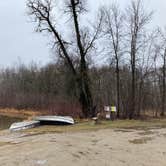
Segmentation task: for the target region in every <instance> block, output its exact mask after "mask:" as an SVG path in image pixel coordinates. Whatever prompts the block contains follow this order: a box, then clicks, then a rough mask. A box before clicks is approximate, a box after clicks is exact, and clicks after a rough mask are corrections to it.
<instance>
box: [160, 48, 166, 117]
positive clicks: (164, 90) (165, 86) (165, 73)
mask: <svg viewBox="0 0 166 166" xmlns="http://www.w3.org/2000/svg"><path fill="white" fill-rule="evenodd" d="M163 61H164V64H163V67H162V103H161V116H164V115H165V97H166V84H165V83H166V80H165V78H166V49H165V52H164V56H163Z"/></svg>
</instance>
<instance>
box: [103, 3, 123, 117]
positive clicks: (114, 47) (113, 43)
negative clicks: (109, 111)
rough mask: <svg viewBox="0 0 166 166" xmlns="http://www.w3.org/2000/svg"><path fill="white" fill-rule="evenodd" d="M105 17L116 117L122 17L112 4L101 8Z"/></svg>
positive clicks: (118, 102) (117, 7)
mask: <svg viewBox="0 0 166 166" xmlns="http://www.w3.org/2000/svg"><path fill="white" fill-rule="evenodd" d="M101 12H102V13H103V14H104V16H105V19H104V23H105V26H104V27H105V29H104V30H103V31H104V34H105V36H106V38H107V40H108V43H109V44H108V45H109V50H110V51H109V54H111V55H110V56H111V57H110V58H111V59H112V60H115V68H116V102H117V117H118V118H119V117H120V68H119V66H120V59H121V56H122V40H123V37H124V36H123V28H124V24H123V23H124V22H123V21H124V17H123V13H122V12H121V10H120V8H119V6H118V5H117V4H115V3H114V4H112V5H111V6H110V7H108V8H107V7H104V8H102V9H101Z"/></svg>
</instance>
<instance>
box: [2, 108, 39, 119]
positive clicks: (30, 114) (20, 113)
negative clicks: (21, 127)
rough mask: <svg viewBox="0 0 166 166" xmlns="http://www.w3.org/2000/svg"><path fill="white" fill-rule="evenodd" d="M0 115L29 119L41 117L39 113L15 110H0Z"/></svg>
mask: <svg viewBox="0 0 166 166" xmlns="http://www.w3.org/2000/svg"><path fill="white" fill-rule="evenodd" d="M0 115H4V116H9V117H17V118H24V119H31V118H32V117H34V116H38V115H41V112H39V111H35V110H17V109H8V108H6V109H0Z"/></svg>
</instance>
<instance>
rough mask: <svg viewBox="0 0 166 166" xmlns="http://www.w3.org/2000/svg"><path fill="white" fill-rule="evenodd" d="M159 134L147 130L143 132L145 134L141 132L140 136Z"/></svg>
mask: <svg viewBox="0 0 166 166" xmlns="http://www.w3.org/2000/svg"><path fill="white" fill-rule="evenodd" d="M155 133H157V132H154V131H151V130H146V131H143V132H140V133H138V134H139V135H153V134H155Z"/></svg>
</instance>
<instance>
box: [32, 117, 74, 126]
mask: <svg viewBox="0 0 166 166" xmlns="http://www.w3.org/2000/svg"><path fill="white" fill-rule="evenodd" d="M34 120H36V121H40V124H56V125H73V124H74V120H73V118H72V117H70V116H38V117H36V118H35V119H34Z"/></svg>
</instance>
